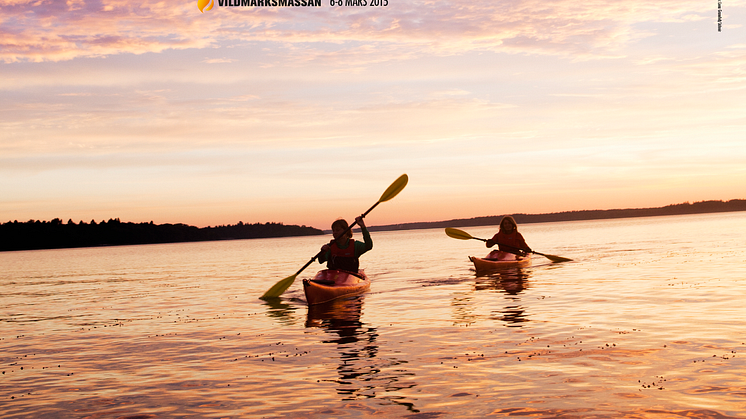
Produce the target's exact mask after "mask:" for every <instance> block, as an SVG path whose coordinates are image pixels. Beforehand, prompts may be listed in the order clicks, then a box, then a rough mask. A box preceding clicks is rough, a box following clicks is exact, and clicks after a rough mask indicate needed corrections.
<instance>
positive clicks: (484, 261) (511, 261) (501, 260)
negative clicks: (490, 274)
mask: <svg viewBox="0 0 746 419" xmlns="http://www.w3.org/2000/svg"><path fill="white" fill-rule="evenodd" d="M469 260H470V261H472V263H474V268H475V269H476V270H477V273H480V272H486V271H496V270H500V269H504V268H525V267H527V266H530V265H531V254H530V253H529V254H527V255H526V256H518V255H515V254H513V253H508V252H503V251H500V250H493V251H492V252H490V254H489V255H487V256H486V257H484V258H478V257H476V256H469Z"/></svg>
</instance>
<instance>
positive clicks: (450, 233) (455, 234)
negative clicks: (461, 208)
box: [446, 227, 572, 263]
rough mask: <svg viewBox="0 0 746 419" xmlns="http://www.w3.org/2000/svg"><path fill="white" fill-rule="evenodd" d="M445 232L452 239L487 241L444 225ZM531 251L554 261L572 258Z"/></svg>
mask: <svg viewBox="0 0 746 419" xmlns="http://www.w3.org/2000/svg"><path fill="white" fill-rule="evenodd" d="M446 234H447V235H448V237H453V238H454V239H459V240H469V239H474V240H481V241H483V242H486V241H487V239H480V238H479V237H472V235H471V234H469V233H467V232H465V231H463V230H459V229H457V228H451V227H446ZM497 244H499V245H500V246H506V247H511V248H513V249H518V250H522V249H519V248H517V247H515V246H510V245H507V244H502V243H497ZM531 253H534V254H537V255H541V256H544V257H545V258H547V259H549V260H551V261H552V262H554V263H559V262H569V261H571V260H572V259H568V258H563V257H562V256H554V255H545V254H544V253H539V252H535V251H533V250H532V251H531Z"/></svg>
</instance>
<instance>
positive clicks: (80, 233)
mask: <svg viewBox="0 0 746 419" xmlns="http://www.w3.org/2000/svg"><path fill="white" fill-rule="evenodd" d="M319 234H323V232H322V231H321V230H319V229H317V228H313V227H306V226H297V225H285V224H282V223H264V224H261V223H256V224H244V223H243V222H240V221H239V222H238V224H235V225H223V226H217V227H203V228H199V227H194V226H190V225H186V224H154V223H153V222H152V221H151V222H149V223H138V224H135V223H131V222H126V223H123V222H121V221H120V220H119V218H114V219H109V221H102V222H100V223H96V221H95V220H91V222H90V223H85V222H83V221H81V222H79V223H75V222H73V221H72V220H68V221H67V223H64V222H63V221H62V220H61V219H59V218H55V219H53V220H52V221H39V220H29V221H26V222H18V221H13V222H7V223H5V224H1V225H0V251H8V250H37V249H60V248H70V247H93V246H121V245H133V244H155V243H177V242H196V241H211V240H235V239H257V238H269V237H287V236H311V235H319Z"/></svg>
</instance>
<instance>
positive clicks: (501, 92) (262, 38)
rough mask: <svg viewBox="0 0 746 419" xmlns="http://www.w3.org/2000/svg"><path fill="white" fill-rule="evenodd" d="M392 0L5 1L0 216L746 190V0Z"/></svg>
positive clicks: (382, 215)
mask: <svg viewBox="0 0 746 419" xmlns="http://www.w3.org/2000/svg"><path fill="white" fill-rule="evenodd" d="M216 1H217V0H216ZM367 2H368V3H370V0H368V1H367ZM388 3H389V4H388V6H386V7H344V6H342V7H331V6H330V5H329V0H323V5H322V7H219V6H218V4H215V6H214V7H213V8H212V10H207V11H205V12H204V13H201V12H200V10H199V8H198V6H197V0H193V1H192V0H189V1H178V2H177V1H171V0H165V1H159V2H134V1H122V0H98V1H90V0H68V1H59V0H33V1H28V0H0V39H1V42H0V98H2V100H1V101H0V103H1V106H2V112H1V113H0V126H1V128H0V223H2V222H7V221H12V220H18V221H27V220H29V219H41V220H51V219H52V218H55V217H58V218H62V219H63V220H64V221H67V220H68V219H72V220H73V221H75V222H78V221H80V220H83V221H86V222H90V220H91V219H95V220H96V221H97V222H100V221H101V220H107V219H109V218H120V219H121V220H122V221H132V222H145V221H151V220H152V221H154V222H155V223H186V224H191V225H196V226H200V227H203V226H208V225H221V224H235V223H237V222H238V221H243V222H245V223H255V222H283V223H285V224H301V225H310V226H314V227H318V228H323V229H327V228H329V225H330V224H331V222H332V221H333V220H334V219H336V218H338V217H344V218H347V219H352V218H354V217H355V216H356V215H359V214H360V213H362V212H364V211H365V210H367V209H368V208H369V207H370V206H371V205H373V204H374V203H375V202H376V201H377V200H378V198H379V197H380V196H381V194H382V193H383V191H384V190H385V189H386V188H387V187H388V186H389V185H390V184H391V183H392V182H393V181H394V180H395V179H396V178H397V177H398V176H400V175H401V174H403V173H407V174H408V175H409V184H408V186H407V188H406V189H405V190H404V191H403V192H402V193H401V194H400V195H399V196H397V197H396V198H395V199H393V200H391V201H389V202H386V203H385V204H382V205H380V206H379V207H377V208H376V210H375V211H374V212H371V214H370V215H369V216H368V219H367V222H368V224H369V225H382V224H393V223H401V222H413V221H437V220H447V219H452V218H470V217H475V216H485V215H500V214H508V213H542V212H558V211H567V210H583V209H611V208H639V207H655V206H663V205H668V204H674V203H680V202H685V201H690V202H694V201H701V200H711V199H715V200H729V199H736V198H739V199H744V198H746V0H736V1H730V0H724V1H723V6H722V11H723V13H722V31H721V32H718V24H717V18H718V3H717V0H708V1H690V0H664V1H654V2H652V1H643V0H619V1H598V0H591V1H582V2H580V1H577V0H553V1H547V0H515V1H512V0H496V1H463V0H454V1H430V0H415V1H412V0H406V1H405V0H388Z"/></svg>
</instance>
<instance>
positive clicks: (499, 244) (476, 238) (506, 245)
mask: <svg viewBox="0 0 746 419" xmlns="http://www.w3.org/2000/svg"><path fill="white" fill-rule="evenodd" d="M472 239H474V240H481V241H483V242H487V239H482V238H479V237H472ZM495 244H496V245H498V246H505V247H510V248H511V249H516V250H523V249H521V248H520V247H515V246H511V245H509V244H505V243H495ZM523 251H524V252H525V250H523ZM508 253H513V252H508ZM530 253H536V254H537V255H542V256H544V255H543V254H541V253H539V252H534V251H533V250H531V251H530Z"/></svg>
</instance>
